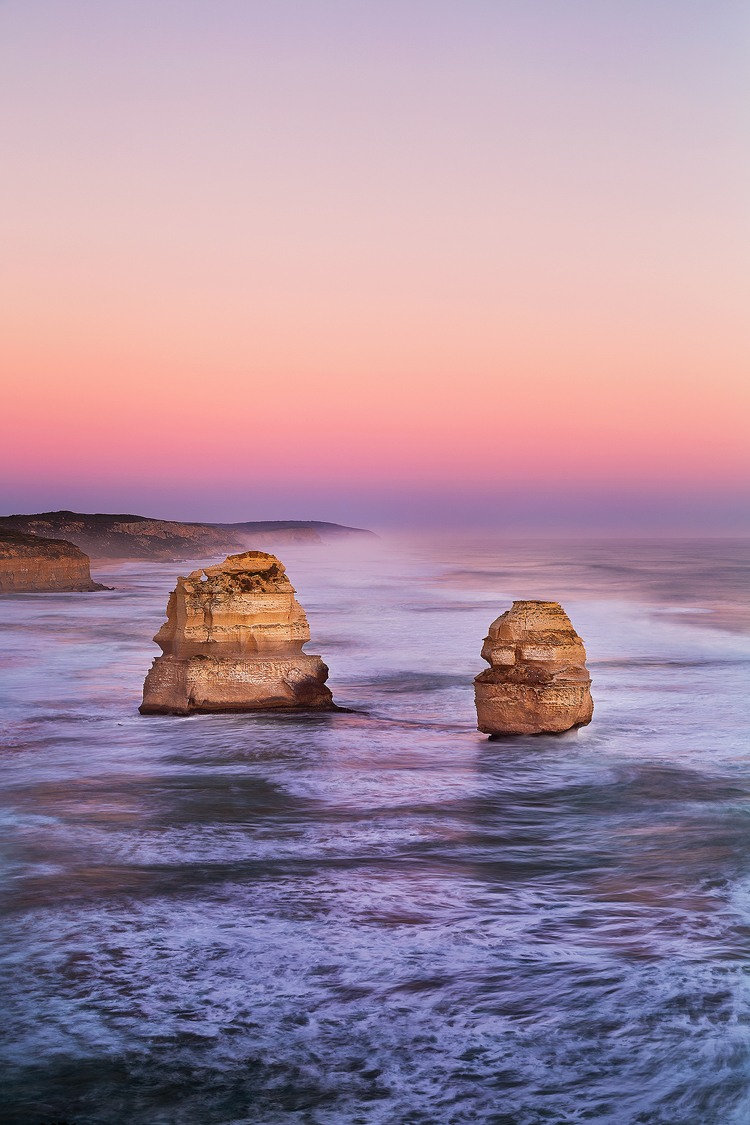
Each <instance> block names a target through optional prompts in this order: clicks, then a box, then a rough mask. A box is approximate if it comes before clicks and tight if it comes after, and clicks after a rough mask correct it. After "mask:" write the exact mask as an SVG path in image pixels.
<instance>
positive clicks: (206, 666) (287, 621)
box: [140, 551, 334, 715]
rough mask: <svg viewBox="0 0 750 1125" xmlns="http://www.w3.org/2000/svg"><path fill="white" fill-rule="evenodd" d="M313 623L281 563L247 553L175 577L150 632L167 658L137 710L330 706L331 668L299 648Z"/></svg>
mask: <svg viewBox="0 0 750 1125" xmlns="http://www.w3.org/2000/svg"><path fill="white" fill-rule="evenodd" d="M309 639H310V628H309V626H308V624H307V618H306V617H305V612H304V610H303V609H302V606H301V605H300V604H299V602H298V601H297V599H296V598H295V596H294V588H293V586H292V584H291V582H290V581H289V579H288V578H287V576H286V572H285V568H284V566H283V565H282V564H281V563H280V562H279V560H278V559H277V558H275V556H274V555H267V554H265V553H264V552H263V551H246V552H244V554H239V555H230V556H229V557H228V558H227V559H225V561H224V562H223V563H220V564H219V565H218V566H208V567H205V568H204V569H203V570H194V571H193V573H192V574H190V575H188V577H187V578H178V579H177V588H176V589H175V590H174V591H173V592H172V594H171V595H170V598H169V604H168V606H167V621H166V622H165V623H164V625H162V627H161V629H160V630H159V632H158V633H157V634H156V636H155V637H154V640H155V641H156V643H157V644H158V645H159V646H160V647H161V649H162V650H163V653H164V655H163V656H159V657H157V658H156V659H155V660H154V663H153V665H152V667H151V669H150V671H149V673H148V675H147V676H146V682H145V684H144V686H143V703H142V705H141V707H140V711H141V714H144V715H154V714H162V715H163V714H168V715H187V714H189V713H190V712H192V711H257V710H264V709H276V708H283V709H289V708H296V709H305V710H311V709H314V710H332V709H334V703H333V698H332V696H331V692H330V690H329V689H328V688H327V687H326V686H325V681H326V679H327V678H328V668H327V667H326V665H325V664H324V663H323V661H322V660H321V659H320V657H319V656H308V655H307V653H305V652H303V651H302V646H303V644H304V643H305V641H308V640H309Z"/></svg>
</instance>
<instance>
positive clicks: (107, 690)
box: [0, 539, 750, 1125]
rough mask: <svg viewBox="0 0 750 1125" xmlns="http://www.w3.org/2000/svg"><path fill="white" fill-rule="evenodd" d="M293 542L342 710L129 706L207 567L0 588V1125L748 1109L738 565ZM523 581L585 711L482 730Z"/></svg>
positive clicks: (593, 1116)
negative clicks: (162, 629) (190, 711)
mask: <svg viewBox="0 0 750 1125" xmlns="http://www.w3.org/2000/svg"><path fill="white" fill-rule="evenodd" d="M279 553H280V554H281V555H282V557H283V560H284V561H285V562H286V564H287V567H288V571H289V573H290V576H291V578H292V582H293V584H294V585H295V586H296V588H297V590H298V597H299V599H300V601H301V603H302V605H303V606H304V607H305V609H306V611H307V614H308V617H309V620H310V624H311V628H312V635H313V640H312V641H311V642H310V643H309V644H308V645H307V646H306V648H307V650H308V651H309V652H313V653H320V654H321V655H322V656H323V658H324V660H325V661H326V662H327V663H328V664H329V666H330V669H331V675H330V680H329V683H330V686H331V687H332V689H333V692H334V696H335V698H336V700H337V702H338V703H339V704H340V705H342V706H343V707H347V708H350V711H349V712H347V713H344V712H342V713H331V714H288V715H284V714H281V715H280V714H267V715H262V714H261V715H199V716H194V717H190V718H178V717H141V716H139V714H138V712H137V707H138V704H139V702H140V692H141V686H142V682H143V677H144V675H145V673H146V671H147V669H148V667H149V664H150V662H151V659H152V658H153V656H155V655H156V654H157V652H158V650H157V649H156V647H155V646H154V645H153V643H152V641H151V637H152V636H153V634H154V633H155V631H156V629H157V628H158V626H159V625H160V623H161V622H162V620H163V619H164V608H165V605H166V600H167V595H168V593H169V591H170V589H172V587H173V586H174V580H175V578H176V576H177V575H178V574H179V573H186V572H187V570H189V569H192V567H193V566H194V565H198V564H194V563H189V564H185V563H159V564H155V563H135V562H133V563H127V564H124V565H121V566H119V567H112V568H110V569H109V570H107V569H106V568H105V569H104V570H102V571H99V572H98V573H97V577H98V578H99V579H100V580H101V581H106V582H108V584H109V585H112V586H114V587H115V589H114V590H113V591H112V592H110V593H92V594H73V593H71V594H39V595H31V594H29V595H10V596H6V597H4V598H2V599H1V600H0V619H1V621H2V638H3V643H2V648H1V649H0V661H1V662H2V711H1V721H2V735H3V738H2V745H3V749H2V766H3V779H4V780H3V785H2V790H1V793H0V804H1V805H2V819H3V822H4V833H3V837H4V841H5V842H4V863H3V875H2V880H3V899H4V905H3V918H2V926H3V935H2V972H3V980H2V1007H1V1012H2V1029H1V1032H0V1034H1V1035H2V1043H3V1045H2V1073H3V1078H2V1086H1V1093H2V1097H1V1098H0V1119H1V1120H2V1121H4V1122H12V1123H14V1125H15V1123H16V1122H18V1123H23V1125H27V1123H28V1125H41V1123H42V1122H50V1121H58V1120H64V1121H67V1122H70V1123H75V1125H188V1123H190V1125H230V1123H231V1125H240V1123H251V1122H252V1123H256V1122H262V1123H268V1125H275V1123H279V1125H281V1123H285V1125H286V1123H291V1122H301V1123H302V1122H309V1123H318V1125H365V1123H372V1125H376V1123H381V1125H386V1123H387V1125H401V1123H410V1125H411V1123H413V1125H422V1123H424V1125H429V1123H439V1125H443V1123H446V1125H448V1123H454V1122H455V1123H463V1122H486V1123H491V1125H543V1123H544V1125H550V1123H551V1125H555V1123H558V1122H559V1123H563V1122H565V1123H568V1122H588V1121H597V1122H602V1123H611V1125H630V1123H644V1125H657V1123H658V1125H683V1123H684V1125H746V1123H747V1122H748V1121H749V1120H750V1094H749V1091H748V1085H749V1081H750V976H749V975H748V973H749V972H750V964H749V963H748V955H749V954H750V897H749V895H748V891H749V888H750V882H749V880H748V874H749V867H750V839H749V833H750V754H749V753H748V740H747V711H748V693H747V688H748V675H747V674H748V669H749V668H750V639H749V638H748V617H747V609H746V606H745V607H744V608H743V605H742V602H743V598H744V597H745V595H746V592H747V578H748V566H747V561H748V552H747V545H746V544H743V543H741V542H736V541H735V542H719V541H703V542H700V541H696V542H684V541H683V542H679V541H672V542H661V543H656V542H650V543H649V542H641V543H634V542H623V541H611V542H608V543H606V542H602V543H593V542H590V543H580V542H579V543H572V542H570V543H566V542H556V543H550V542H548V543H539V542H537V543H533V542H529V543H512V542H503V541H502V540H486V541H480V540H473V541H472V540H468V539H467V540H463V541H455V540H453V541H445V540H444V541H441V540H439V539H433V540H428V539H425V540H422V541H420V542H417V541H413V542H409V541H402V542H398V543H393V542H386V541H384V540H371V541H368V542H364V541H363V542H358V543H357V542H354V541H346V540H342V541H339V542H337V543H329V544H326V545H323V546H319V547H315V546H310V547H294V548H292V547H290V548H287V549H284V550H281V551H280V552H279ZM533 597H541V598H551V599H555V600H560V601H561V602H562V604H563V606H564V608H565V609H566V610H567V612H568V613H569V615H570V617H571V619H572V621H573V623H574V626H575V627H576V629H577V630H578V632H579V633H580V634H581V636H582V637H583V638H584V641H585V643H586V647H587V650H588V654H589V667H590V669H591V673H592V677H593V695H594V700H595V712H594V719H593V722H592V723H591V725H590V726H589V727H587V728H585V729H582V730H580V731H578V732H570V733H569V734H566V735H560V736H537V737H518V738H509V739H504V740H502V741H490V740H488V739H487V738H486V737H485V736H483V735H481V734H479V733H478V732H477V731H476V728H475V713H474V709H473V692H472V678H473V677H474V676H475V675H476V673H477V672H479V671H481V669H482V668H483V667H484V665H483V663H482V661H481V660H480V658H479V650H480V648H481V642H482V638H483V637H484V636H485V634H486V632H487V627H488V625H489V624H490V622H491V621H492V620H493V619H494V618H495V617H496V616H498V614H499V613H501V612H502V611H503V610H505V609H506V608H508V606H509V605H510V603H511V601H512V599H514V598H533Z"/></svg>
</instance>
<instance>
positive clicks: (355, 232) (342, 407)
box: [0, 0, 750, 519]
mask: <svg viewBox="0 0 750 1125" xmlns="http://www.w3.org/2000/svg"><path fill="white" fill-rule="evenodd" d="M64 7H65V13H61V11H60V8H59V7H56V6H55V5H53V4H51V3H50V2H49V0H30V2H29V3H27V4H25V5H20V4H18V3H9V4H6V5H4V6H3V7H0V24H2V25H4V26H3V30H4V36H3V43H4V46H1V47H0V55H7V58H6V59H2V60H0V61H2V62H3V67H2V68H0V69H3V72H4V77H3V79H2V87H3V90H4V93H5V94H6V97H7V98H9V99H11V100H13V101H14V104H15V105H16V106H17V107H20V112H18V113H17V114H16V115H15V116H14V117H13V118H12V119H9V120H6V121H5V122H4V123H3V126H2V143H3V145H4V147H5V149H6V152H7V154H8V161H6V163H8V166H10V167H11V169H12V170H11V173H10V175H9V176H7V177H6V182H5V185H4V187H3V188H2V194H3V196H4V202H3V207H2V212H3V214H4V216H5V219H4V220H3V221H4V223H5V225H6V226H7V230H6V237H5V243H6V246H7V250H6V253H5V254H4V257H3V261H2V263H0V284H2V288H3V293H4V299H3V305H2V312H1V313H0V320H1V322H2V323H1V327H2V344H0V359H1V360H2V369H3V372H4V384H5V390H4V392H3V407H4V412H5V415H6V421H5V425H4V438H3V443H2V452H1V453H0V460H1V463H2V470H3V472H2V475H3V482H4V483H3V487H2V503H3V504H4V506H5V509H6V510H8V511H10V510H21V509H22V508H23V507H24V506H27V505H28V504H29V503H35V506H36V508H37V509H39V508H43V507H48V506H50V504H51V503H52V502H53V500H52V499H51V500H50V502H49V503H45V497H47V496H52V495H53V494H54V503H55V504H58V505H60V506H69V505H66V504H64V503H63V502H62V501H61V499H60V498H61V497H62V496H63V493H64V486H65V484H66V482H67V485H68V486H69V489H70V494H71V495H81V488H82V487H84V486H85V483H86V482H87V481H91V480H92V479H93V478H95V479H96V482H97V486H98V487H100V489H106V487H107V485H108V483H110V484H111V485H112V487H113V488H114V487H115V485H116V486H117V489H118V490H119V491H118V492H117V495H118V497H120V496H122V495H125V496H128V497H130V496H132V500H131V502H130V503H129V504H128V507H130V508H131V509H132V510H139V509H140V510H143V509H144V508H147V507H149V497H150V491H149V490H150V486H152V485H153V484H154V482H160V483H161V484H165V485H168V486H169V488H170V489H171V494H172V495H175V496H176V495H177V494H178V493H179V489H180V487H183V488H184V491H185V495H186V496H189V494H190V492H191V490H194V489H195V488H196V487H197V486H198V485H200V486H201V487H203V488H209V487H211V486H215V487H216V488H217V489H225V490H227V489H228V490H229V491H230V492H231V489H232V488H236V489H238V490H239V491H240V492H241V490H242V488H243V487H245V485H246V486H247V487H248V488H250V487H252V489H253V490H255V492H256V493H257V492H259V491H262V489H263V488H264V486H265V485H268V487H271V486H273V488H275V489H277V490H278V489H281V492H280V493H278V495H280V496H282V498H283V495H284V492H283V488H284V487H285V485H288V486H289V487H290V488H291V489H292V490H293V488H294V487H295V485H296V484H297V483H299V481H300V480H304V481H305V482H306V483H307V484H309V485H310V486H311V487H312V486H313V485H318V486H319V487H320V488H321V489H323V488H325V489H326V490H328V494H329V495H330V496H334V497H335V494H336V489H337V487H338V486H339V485H340V486H341V487H342V488H343V489H345V490H351V488H353V487H355V486H357V485H362V486H363V487H364V486H366V487H367V488H368V489H370V490H373V489H375V490H377V489H380V490H381V492H382V494H383V495H384V496H387V495H388V493H389V490H391V491H392V490H396V491H397V492H398V491H399V490H404V489H407V490H408V489H409V488H415V489H423V490H424V489H427V490H429V489H430V488H433V489H435V490H440V489H441V488H446V487H448V488H452V487H454V486H455V487H464V488H467V489H471V488H472V486H474V485H476V486H480V485H481V486H482V487H491V486H493V485H495V486H496V487H497V488H498V489H501V488H506V487H510V486H514V487H518V488H525V489H533V488H538V489H544V488H545V487H547V486H548V485H550V484H552V485H554V486H555V487H564V486H565V485H566V484H568V485H570V486H571V487H573V486H582V485H591V486H592V487H593V486H595V487H596V488H600V489H606V487H608V486H611V487H612V488H613V489H623V488H628V487H633V488H636V489H649V488H654V489H657V490H658V489H659V488H671V489H676V490H678V491H679V490H683V491H687V492H689V490H690V489H699V490H701V489H702V490H704V491H705V490H706V489H708V490H710V489H718V490H721V489H730V490H741V489H742V488H743V487H744V486H746V483H747V479H748V445H749V444H750V443H748V442H747V436H746V435H747V414H748V411H747V406H748V403H747V388H748V386H749V385H750V380H749V379H748V358H750V347H749V346H748V333H747V323H746V307H747V298H748V276H747V274H748V271H747V265H746V261H747V257H746V256H747V247H746V233H747V231H746V220H745V217H744V209H745V205H746V191H747V186H748V175H747V172H748V161H747V151H746V143H745V142H743V141H742V128H741V126H742V121H741V116H742V114H741V110H740V103H741V101H742V97H743V96H744V95H745V94H746V91H745V90H744V89H743V88H742V87H743V83H744V86H746V85H747V74H746V70H745V71H743V65H742V59H741V52H739V51H738V50H737V48H736V47H735V37H736V35H737V33H738V31H737V29H738V26H739V22H738V21H740V19H741V13H740V8H739V6H738V5H736V4H732V3H729V2H727V3H719V4H718V5H717V7H716V9H715V10H714V12H713V15H711V14H710V13H706V12H699V11H698V10H697V9H696V10H695V11H693V10H692V9H691V15H690V18H688V19H686V18H684V13H685V10H684V7H682V6H680V5H678V4H676V3H672V0H665V4H664V5H663V10H661V11H660V14H658V15H657V14H656V13H654V12H653V11H652V10H651V9H650V8H649V6H648V5H645V4H636V5H632V4H626V3H625V2H624V0H622V2H621V3H616V4H614V5H612V6H609V8H608V12H609V14H608V15H607V14H606V13H604V12H603V11H602V10H601V7H600V6H597V5H594V4H593V2H590V0H571V5H570V7H569V8H568V9H567V11H566V12H565V13H562V12H561V11H560V9H559V7H555V6H553V5H551V4H550V3H545V2H544V0H539V2H538V3H537V2H535V3H533V4H531V5H522V4H520V3H518V4H515V3H511V4H509V5H508V6H507V7H506V8H504V9H503V12H502V13H500V12H497V11H493V10H492V8H491V6H488V5H485V4H483V3H480V2H479V0H477V3H470V4H469V5H458V4H456V3H452V2H445V3H442V2H441V3H439V4H437V5H434V6H431V7H430V6H426V5H425V4H423V3H421V2H419V3H418V2H416V0H415V2H413V3H409V2H407V3H406V4H405V5H404V8H403V10H402V11H401V13H398V12H397V11H396V8H395V7H392V6H390V5H385V6H379V5H377V4H374V3H369V2H368V3H364V4H363V5H362V6H361V7H359V8H358V11H357V12H354V11H348V14H346V15H345V14H344V10H343V9H342V8H341V6H340V5H338V4H336V3H333V2H332V0H330V2H329V0H323V2H322V4H321V6H320V11H319V17H320V19H319V21H318V23H316V22H315V21H314V20H312V18H311V17H310V15H309V12H306V11H305V8H304V6H303V5H301V3H299V2H292V0H283V2H281V3H279V4H278V5H277V6H275V7H272V6H270V5H268V4H264V3H249V4H244V5H243V4H239V3H236V2H235V0H221V2H220V3H218V4H216V5H209V4H208V2H207V0H195V2H193V3H191V4H189V5H186V6H178V5H173V4H171V3H168V2H165V3H164V4H163V6H161V7H160V6H159V5H157V6H156V8H155V9H154V8H153V7H152V6H150V5H146V4H145V2H143V0H136V2H134V3H132V4H128V5H125V4H124V3H119V2H116V3H114V4H112V5H111V7H110V6H107V11H103V10H102V9H101V8H100V7H99V6H98V5H96V4H94V3H93V0H71V2H70V3H67V4H66V5H65V6H64ZM566 7H567V6H566ZM428 12H429V13H431V15H430V20H429V21H428V22H427V23H425V22H424V21H425V19H426V17H427V13H428ZM672 17H673V19H674V21H678V22H679V28H678V24H677V22H671V18H672ZM290 20H291V21H292V22H291V24H290V22H289V21H290ZM644 44H645V45H644ZM660 52H661V53H660ZM19 59H21V60H23V65H21V62H20V61H19ZM701 68H702V69H701ZM743 145H744V147H743ZM51 482H53V483H54V488H51V487H50V485H51ZM243 482H244V484H243ZM35 489H36V491H35ZM128 489H130V491H128ZM84 492H85V488H84ZM97 495H98V494H97ZM274 495H277V494H276V493H274ZM289 495H290V496H292V495H293V491H292V492H290V493H289ZM16 498H18V499H16ZM103 502H104V501H102V503H103ZM274 502H275V501H274ZM153 514H158V513H153ZM286 515H288V512H286V511H279V512H278V518H285V516H286ZM297 515H298V516H302V515H303V513H297ZM186 518H190V513H189V512H188V513H186ZM204 518H206V517H204ZM219 518H225V513H224V514H223V515H222V516H221V517H219ZM242 518H252V512H245V511H242V512H240V511H238V512H237V519H242ZM259 518H269V516H268V514H267V513H266V512H263V513H262V515H260V516H259ZM310 518H318V517H317V516H316V513H310ZM321 518H325V516H324V515H323V516H322V517H321Z"/></svg>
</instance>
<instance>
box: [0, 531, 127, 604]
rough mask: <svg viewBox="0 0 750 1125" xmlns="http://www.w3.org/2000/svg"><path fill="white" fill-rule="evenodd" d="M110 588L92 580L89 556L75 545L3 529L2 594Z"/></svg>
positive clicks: (0, 541)
mask: <svg viewBox="0 0 750 1125" xmlns="http://www.w3.org/2000/svg"><path fill="white" fill-rule="evenodd" d="M108 589H109V587H108V586H102V585H100V584H99V583H98V582H93V581H92V580H91V572H90V570H89V557H88V555H85V554H84V553H83V551H81V550H80V548H78V547H76V546H74V544H73V543H66V542H65V540H64V539H43V538H41V537H40V536H37V535H25V534H24V533H23V532H21V531H13V530H11V529H9V528H0V594H13V593H19V594H27V593H48V592H50V591H54V590H58V591H64V590H75V591H87V590H108Z"/></svg>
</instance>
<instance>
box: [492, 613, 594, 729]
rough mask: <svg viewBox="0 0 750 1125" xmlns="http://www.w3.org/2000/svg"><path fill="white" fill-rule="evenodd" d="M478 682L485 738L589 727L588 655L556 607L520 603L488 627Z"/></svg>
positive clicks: (589, 681)
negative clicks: (484, 664) (483, 661)
mask: <svg viewBox="0 0 750 1125" xmlns="http://www.w3.org/2000/svg"><path fill="white" fill-rule="evenodd" d="M482 658H483V659H484V660H486V661H487V663H488V664H489V665H490V667H489V668H488V669H487V670H486V671H485V672H480V674H479V675H478V676H477V677H476V679H475V681H474V691H475V696H476V705H477V725H478V728H479V730H480V731H482V732H483V733H484V734H490V735H500V734H545V733H548V734H552V733H559V732H561V731H565V730H570V729H571V728H572V727H578V726H585V725H586V724H587V723H590V722H591V716H592V714H593V710H594V704H593V701H592V699H591V687H590V684H591V679H590V677H589V673H588V669H587V668H586V650H585V649H584V647H583V641H582V640H581V638H580V637H579V636H578V634H577V633H576V631H575V630H574V628H573V626H572V624H571V622H570V618H569V617H568V615H567V614H566V613H565V611H564V610H563V609H562V607H561V606H560V605H559V603H558V602H542V601H519V602H514V603H513V607H512V609H509V610H508V611H507V612H506V613H503V614H502V615H501V616H500V617H498V618H497V620H496V621H493V623H492V625H490V631H489V634H488V636H487V637H485V640H484V645H483V647H482Z"/></svg>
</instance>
